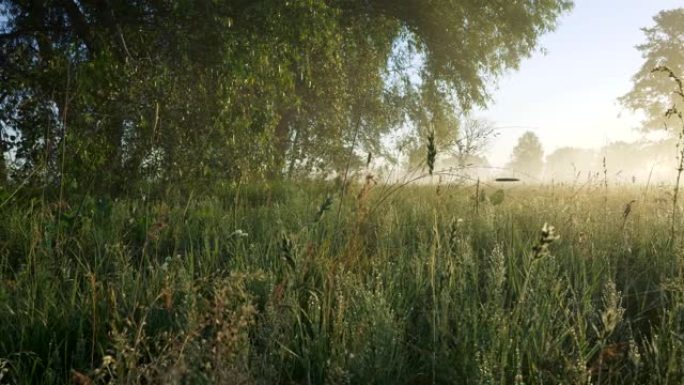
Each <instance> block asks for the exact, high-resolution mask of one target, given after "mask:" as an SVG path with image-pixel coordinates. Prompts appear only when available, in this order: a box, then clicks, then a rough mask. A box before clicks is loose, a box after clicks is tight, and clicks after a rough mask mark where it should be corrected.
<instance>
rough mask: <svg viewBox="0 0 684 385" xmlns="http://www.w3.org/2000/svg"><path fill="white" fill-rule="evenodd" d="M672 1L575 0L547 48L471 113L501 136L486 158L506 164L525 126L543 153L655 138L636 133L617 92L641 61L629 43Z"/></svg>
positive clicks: (634, 119) (544, 42)
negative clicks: (483, 106)
mask: <svg viewBox="0 0 684 385" xmlns="http://www.w3.org/2000/svg"><path fill="white" fill-rule="evenodd" d="M683 4H684V2H682V1H675V0H657V1H644V0H602V1H595V0H578V1H576V2H575V8H574V9H573V11H572V12H570V13H568V14H565V15H563V16H562V18H561V20H560V23H559V26H558V28H557V30H556V31H554V32H552V33H549V34H546V35H544V36H542V38H541V39H540V40H541V47H543V49H544V50H545V51H546V54H544V53H543V52H537V53H535V54H534V55H533V56H532V57H531V58H529V59H526V60H523V62H522V63H521V65H520V69H519V70H518V71H515V72H513V71H510V72H509V73H508V74H507V75H506V76H505V77H503V78H502V79H501V81H500V82H499V87H498V90H496V91H494V92H493V93H492V95H493V97H494V101H493V102H492V103H491V104H490V107H489V108H488V109H486V110H484V111H476V115H478V116H481V117H484V118H486V119H489V120H491V121H492V122H493V123H494V125H495V127H497V129H498V132H499V136H498V137H497V138H495V139H494V140H493V141H492V144H491V146H490V147H489V149H488V151H487V153H486V156H487V158H488V160H489V162H490V163H491V165H492V166H499V167H501V166H504V165H505V164H506V163H507V162H508V161H509V160H510V155H511V151H512V149H513V146H514V145H515V143H516V141H517V139H518V137H520V135H522V133H524V132H525V131H532V132H534V133H535V134H536V135H537V136H538V137H539V139H540V140H541V142H542V145H543V147H544V150H545V155H549V154H550V153H552V152H553V151H554V150H555V149H557V148H559V147H565V146H572V147H581V148H595V149H599V148H601V147H602V146H604V145H606V144H609V143H610V142H614V141H629V142H631V141H636V140H639V139H640V138H644V137H647V138H659V137H660V136H659V135H658V133H657V132H656V133H650V134H648V135H646V134H644V133H642V132H639V130H638V129H639V122H640V117H639V116H637V115H635V114H633V113H631V112H630V111H627V110H625V109H624V108H622V107H621V106H620V105H619V104H618V103H617V100H616V99H617V98H618V97H619V96H621V95H623V94H625V93H626V92H628V91H629V90H630V89H631V87H632V83H631V77H632V75H634V74H635V73H636V72H637V71H638V69H639V68H640V67H641V65H643V58H642V57H641V54H640V53H639V52H638V51H637V49H636V48H635V46H636V45H638V44H641V43H643V42H644V41H645V37H644V34H643V32H642V31H641V28H643V27H647V26H652V25H653V24H654V23H653V16H655V15H656V14H657V13H658V12H659V11H661V10H664V9H671V8H677V7H681V6H682V5H683Z"/></svg>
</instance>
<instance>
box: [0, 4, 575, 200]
mask: <svg viewBox="0 0 684 385" xmlns="http://www.w3.org/2000/svg"><path fill="white" fill-rule="evenodd" d="M570 6H571V2H570V1H567V0H544V1H532V0H526V1H521V2H515V3H511V2H508V1H493V2H486V3H485V4H479V3H472V2H466V1H459V2H453V1H446V0H440V1H435V2H432V3H431V4H430V6H429V7H428V6H426V5H425V4H424V3H423V2H421V1H417V0H404V1H399V2H396V1H375V2H360V1H349V0H334V1H323V0H314V1H304V0H293V1H285V2H282V1H265V0H261V1H244V0H242V1H231V2H228V1H213V0H200V1H193V2H189V1H180V2H178V1H168V0H142V1H136V2H103V1H93V0H81V1H76V0H52V1H45V2H33V1H26V0H2V1H1V2H0V13H1V14H2V18H0V20H2V22H0V56H1V57H2V61H0V79H1V80H2V88H1V89H0V129H2V133H3V135H2V144H3V151H6V152H8V153H9V154H11V155H12V159H13V161H12V164H11V171H12V173H11V174H12V178H13V180H14V181H17V182H18V181H24V180H26V181H29V182H31V184H32V185H33V186H35V187H55V186H58V185H59V186H61V188H63V189H67V190H74V191H92V192H98V193H109V194H113V195H118V194H121V193H130V192H131V191H135V190H136V189H138V188H139V187H141V186H142V185H144V184H151V185H152V186H156V187H157V188H160V189H166V190H169V189H172V190H183V189H191V188H192V189H201V188H208V187H210V186H215V185H219V186H221V185H225V184H232V183H237V182H238V181H241V180H245V179H253V180H257V179H261V178H264V177H280V176H283V175H288V176H291V177H294V176H296V175H298V174H303V175H311V173H319V174H325V173H329V172H331V171H338V172H339V171H340V170H342V169H344V168H346V167H349V166H352V167H353V166H354V165H356V164H359V163H360V159H357V154H358V153H363V152H368V151H370V152H373V153H375V154H383V153H385V154H386V153H387V150H388V149H386V148H384V146H383V145H382V140H381V139H382V138H383V137H384V136H386V135H388V134H390V133H391V132H393V131H394V130H396V129H399V128H402V127H411V130H410V132H409V136H411V135H413V137H414V138H424V137H425V134H426V133H427V132H436V133H437V136H438V137H439V136H440V135H442V136H443V137H446V136H449V135H451V136H453V133H454V132H455V128H456V127H457V125H456V124H454V123H455V122H456V115H455V111H456V110H458V109H463V110H467V109H468V108H470V106H471V105H473V104H476V105H484V104H485V103H486V102H487V100H488V93H487V89H488V87H487V84H488V83H489V82H490V81H493V80H495V79H496V78H497V77H498V76H499V75H500V74H501V73H502V72H503V71H504V70H505V69H507V68H516V67H517V65H518V63H519V61H520V59H521V58H523V57H525V56H527V55H529V54H530V53H531V52H532V50H533V49H534V46H535V43H536V41H537V37H538V36H539V35H540V34H542V33H544V32H546V31H548V30H550V29H552V28H553V26H554V24H555V20H556V19H557V17H558V16H559V15H560V14H561V13H562V12H564V11H566V10H568V9H569V8H570ZM399 47H403V48H399ZM418 63H420V64H418ZM450 132H451V134H449V133H450ZM438 144H439V143H438ZM359 150H361V151H359ZM187 182H192V183H187Z"/></svg>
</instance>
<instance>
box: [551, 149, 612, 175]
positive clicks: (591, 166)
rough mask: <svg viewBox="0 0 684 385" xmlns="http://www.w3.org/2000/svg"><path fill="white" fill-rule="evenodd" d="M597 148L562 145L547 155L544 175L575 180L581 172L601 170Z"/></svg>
mask: <svg viewBox="0 0 684 385" xmlns="http://www.w3.org/2000/svg"><path fill="white" fill-rule="evenodd" d="M597 157H598V154H597V153H596V151H595V150H590V149H585V148H576V147H561V148H558V149H556V150H555V151H554V152H552V153H551V154H549V155H547V156H546V163H545V165H544V175H545V177H546V179H548V180H550V179H554V180H566V181H574V180H576V179H577V178H579V175H580V174H581V173H583V172H584V173H586V172H591V171H596V170H599V169H600V167H597V166H599V164H598V162H597Z"/></svg>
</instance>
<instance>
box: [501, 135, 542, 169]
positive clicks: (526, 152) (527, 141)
mask: <svg viewBox="0 0 684 385" xmlns="http://www.w3.org/2000/svg"><path fill="white" fill-rule="evenodd" d="M506 167H507V168H510V169H511V170H514V171H516V172H520V173H523V174H525V175H526V176H529V177H532V178H539V176H540V175H541V172H542V169H543V168H544V149H543V148H542V144H541V142H540V141H539V138H538V137H537V135H535V134H534V133H533V132H531V131H527V132H525V133H524V134H523V135H522V136H520V138H519V139H518V144H517V145H516V146H515V148H513V154H512V155H511V161H510V162H509V163H508V165H507V166H506Z"/></svg>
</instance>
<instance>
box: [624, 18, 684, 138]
mask: <svg viewBox="0 0 684 385" xmlns="http://www.w3.org/2000/svg"><path fill="white" fill-rule="evenodd" d="M653 20H654V21H655V25H654V26H653V27H648V28H642V31H643V32H644V34H645V35H646V43H644V44H641V45H638V46H637V49H638V50H639V51H641V54H642V56H643V58H644V59H645V61H644V64H643V65H642V66H641V69H639V71H638V72H637V73H636V74H635V75H634V76H633V78H632V81H633V83H634V86H633V88H632V90H631V91H629V92H628V93H627V94H625V95H623V96H622V97H621V98H620V99H619V100H620V102H621V103H622V105H623V106H625V107H627V108H629V109H631V110H635V111H637V110H638V111H643V112H644V113H645V115H646V120H645V121H644V122H643V124H644V127H643V128H644V129H646V130H648V129H662V128H664V127H665V126H666V125H671V123H672V122H671V121H670V119H667V118H666V117H665V112H666V111H667V110H668V109H669V108H671V107H673V106H675V107H676V108H677V109H679V110H680V111H682V109H683V108H684V103H683V102H682V98H681V97H679V96H677V95H675V94H674V92H673V91H674V88H673V82H672V79H669V77H668V75H667V74H666V73H664V72H660V71H657V72H653V69H654V68H657V67H660V66H666V67H668V68H669V69H670V70H672V71H673V72H674V73H675V74H676V75H677V76H680V77H684V8H678V9H672V10H667V11H662V12H660V13H658V14H657V15H656V16H655V17H654V18H653ZM672 119H674V118H672Z"/></svg>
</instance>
